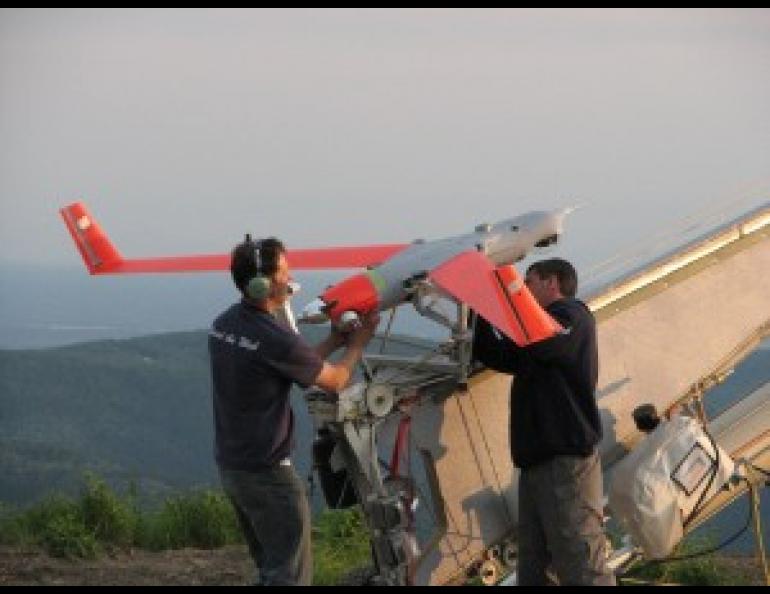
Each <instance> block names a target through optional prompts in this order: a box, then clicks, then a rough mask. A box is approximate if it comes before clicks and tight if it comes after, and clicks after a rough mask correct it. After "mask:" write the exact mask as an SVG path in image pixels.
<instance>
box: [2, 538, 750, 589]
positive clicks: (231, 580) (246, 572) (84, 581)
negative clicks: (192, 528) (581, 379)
mask: <svg viewBox="0 0 770 594" xmlns="http://www.w3.org/2000/svg"><path fill="white" fill-rule="evenodd" d="M722 559H723V561H725V562H727V563H728V566H729V567H730V568H731V569H734V570H736V571H738V572H740V574H741V575H743V576H744V577H745V578H746V580H747V581H748V582H749V583H751V584H755V585H760V586H761V585H764V581H763V576H762V572H761V570H760V568H759V564H758V562H757V559H756V558H754V557H727V558H724V557H723V558H722ZM253 573H254V570H253V567H252V564H251V559H250V558H249V555H248V551H247V550H246V547H245V546H231V547H225V548H222V549H216V550H213V551H205V550H200V549H182V550H178V551H162V552H158V553H152V552H149V551H139V550H137V551H132V552H123V551H121V552H116V553H114V554H111V555H103V556H101V557H100V558H99V559H94V560H66V559H55V558H52V557H49V556H48V555H46V554H45V553H44V552H42V551H39V550H21V549H15V548H8V547H0V586H239V585H248V584H249V583H250V582H251V581H252V579H253ZM357 585H358V582H357Z"/></svg>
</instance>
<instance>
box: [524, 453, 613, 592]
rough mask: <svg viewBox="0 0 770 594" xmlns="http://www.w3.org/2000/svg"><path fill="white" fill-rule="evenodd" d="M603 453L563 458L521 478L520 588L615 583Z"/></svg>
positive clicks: (531, 471) (558, 458)
mask: <svg viewBox="0 0 770 594" xmlns="http://www.w3.org/2000/svg"><path fill="white" fill-rule="evenodd" d="M602 500H603V497H602V471H601V463H600V461H599V455H598V454H597V453H596V452H594V453H593V454H591V455H590V456H588V457H586V458H582V457H579V456H558V457H556V458H553V459H552V460H549V461H548V462H544V463H542V464H538V465H537V466H534V467H531V468H524V469H522V471H521V478H520V479H519V558H518V583H519V585H520V586H542V585H546V584H548V583H551V581H552V580H550V579H549V578H548V573H547V570H552V571H553V573H555V574H556V578H557V580H558V583H559V584H560V585H563V586H565V585H582V586H588V585H593V586H602V585H607V586H611V585H615V576H614V575H613V574H612V572H611V571H609V569H608V568H607V563H606V554H607V543H606V539H605V535H604V529H603V523H602V516H603V513H602Z"/></svg>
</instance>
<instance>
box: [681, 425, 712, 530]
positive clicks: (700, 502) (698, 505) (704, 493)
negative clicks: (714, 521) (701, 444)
mask: <svg viewBox="0 0 770 594" xmlns="http://www.w3.org/2000/svg"><path fill="white" fill-rule="evenodd" d="M703 433H704V434H705V435H706V437H708V439H709V441H710V442H711V447H712V448H713V449H714V457H715V459H714V460H713V464H712V465H711V476H710V477H709V479H708V482H707V483H706V487H705V488H704V489H703V490H702V491H701V494H700V497H698V501H697V502H696V503H695V505H694V506H693V508H692V511H691V512H690V515H689V516H687V519H686V520H684V522H682V528H687V526H689V525H690V522H692V521H693V520H694V519H695V516H696V515H697V514H698V513H699V512H700V511H701V508H702V507H703V506H704V505H705V503H706V497H707V496H708V492H709V490H710V489H711V485H712V484H713V483H714V479H715V478H716V476H717V473H719V461H720V460H719V446H717V443H716V441H714V438H713V437H712V436H711V433H709V432H708V431H707V430H706V428H705V427H703ZM701 449H702V448H701ZM707 454H708V453H707Z"/></svg>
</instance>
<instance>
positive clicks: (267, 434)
mask: <svg viewBox="0 0 770 594" xmlns="http://www.w3.org/2000/svg"><path fill="white" fill-rule="evenodd" d="M230 270H231V272H232V277H233V281H234V283H235V285H236V286H237V287H238V289H239V290H240V291H241V293H242V296H243V297H242V299H241V301H240V302H239V303H236V304H234V305H233V306H231V307H230V308H229V309H227V310H226V311H225V312H223V313H222V314H221V315H220V316H219V317H218V318H217V319H216V320H215V321H214V324H213V326H212V328H211V331H210V332H209V353H210V357H211V373H212V384H213V404H214V428H215V458H216V461H217V465H218V467H219V473H220V477H221V480H222V485H223V487H224V490H225V492H226V493H227V495H228V497H229V498H230V500H231V502H232V504H233V506H234V508H235V511H236V515H237V517H238V520H239V522H240V524H241V528H242V529H243V532H244V535H245V537H246V542H247V543H248V545H249V550H250V553H251V556H252V558H253V559H254V562H255V564H256V566H257V571H258V577H257V583H259V584H261V585H310V584H311V582H312V570H313V563H312V551H311V543H310V528H311V526H310V509H309V505H308V501H307V497H306V494H305V488H304V485H303V484H302V482H301V480H300V479H299V477H298V476H297V474H296V472H295V471H294V469H293V468H292V466H291V462H290V458H289V456H290V453H291V449H292V446H293V433H294V415H293V413H292V410H291V406H290V404H289V391H290V389H291V386H292V384H293V383H297V384H299V385H300V386H302V387H303V388H306V387H308V386H310V385H316V386H318V387H320V388H322V389H324V390H326V391H329V392H339V391H340V390H342V389H343V388H344V387H345V385H346V384H347V383H348V381H349V379H350V377H351V375H352V372H353V368H354V366H355V365H356V363H357V362H358V360H359V359H360V357H361V354H362V352H363V349H364V347H365V346H366V344H367V343H368V342H369V340H370V339H371V337H372V335H373V333H374V330H375V329H376V327H377V322H378V319H377V318H376V316H372V317H370V318H366V319H364V321H363V323H362V324H361V325H360V326H359V327H358V328H357V329H356V330H354V331H353V332H352V333H350V334H349V335H348V336H347V337H345V336H343V335H341V334H340V333H338V332H335V331H332V333H331V334H330V335H329V337H328V338H327V339H326V340H325V341H323V342H322V343H321V344H319V345H318V346H317V347H315V348H313V347H311V346H310V345H309V344H308V343H307V342H306V341H305V340H304V339H303V338H302V337H301V336H300V335H299V334H296V333H295V332H294V331H293V330H292V329H290V328H289V327H287V326H286V325H285V324H284V323H283V322H281V321H279V319H277V318H276V314H277V313H278V312H280V310H281V309H282V308H283V307H284V304H285V302H286V300H287V299H288V298H289V294H290V293H291V290H290V280H291V276H290V272H289V266H288V263H287V261H286V256H285V248H284V246H283V244H282V243H281V242H280V241H278V240H277V239H275V238H269V239H266V240H263V241H259V242H254V241H251V239H250V238H249V237H248V236H247V238H246V241H244V242H243V243H241V244H239V245H238V246H236V248H235V249H234V250H233V253H232V262H231V267H230ZM344 344H346V345H347V349H346V351H345V352H344V354H343V355H342V358H341V359H340V361H339V362H338V363H336V364H332V363H329V362H325V361H324V358H325V357H327V356H328V355H329V354H331V353H332V352H333V351H335V350H336V349H337V348H339V347H341V346H343V345H344Z"/></svg>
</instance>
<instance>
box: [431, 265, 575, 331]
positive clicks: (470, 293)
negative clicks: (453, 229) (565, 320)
mask: <svg viewBox="0 0 770 594" xmlns="http://www.w3.org/2000/svg"><path fill="white" fill-rule="evenodd" d="M429 276H430V278H431V280H433V282H435V283H436V284H437V285H438V286H439V287H441V288H442V289H443V290H444V291H446V292H447V293H449V294H450V295H452V296H454V297H455V298H457V299H459V300H460V301H462V302H463V303H466V304H468V306H470V307H471V308H472V309H474V310H475V311H476V312H477V313H478V314H479V315H480V316H482V317H483V318H484V319H485V320H487V321H488V322H489V323H490V324H492V325H493V326H495V327H496V328H497V329H498V330H500V331H501V332H503V333H504V334H506V335H507V336H508V337H509V338H510V339H511V340H513V341H514V342H515V343H516V344H517V345H519V346H527V345H529V344H532V343H535V342H538V341H541V340H545V339H546V338H550V337H551V336H553V335H554V334H556V333H557V332H559V331H560V330H561V329H562V328H561V326H560V325H559V324H558V322H556V321H555V320H554V319H553V318H552V317H551V316H549V315H548V313H547V312H546V311H545V310H544V309H543V308H542V307H540V305H539V304H538V303H537V301H536V300H535V298H534V297H533V296H532V293H530V291H529V289H528V288H527V286H526V285H525V284H524V282H523V281H522V279H521V277H520V276H519V274H518V272H517V271H516V268H514V266H512V265H510V266H501V267H500V268H495V265H494V264H493V263H492V262H490V261H489V259H488V258H487V257H486V256H484V255H483V254H481V253H479V252H476V251H468V252H463V253H462V254H459V255H458V256H455V257H454V258H452V259H451V260H448V261H447V262H446V263H444V264H442V265H441V266H439V267H438V268H436V269H435V270H434V271H433V272H431V274H430V275H429Z"/></svg>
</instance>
